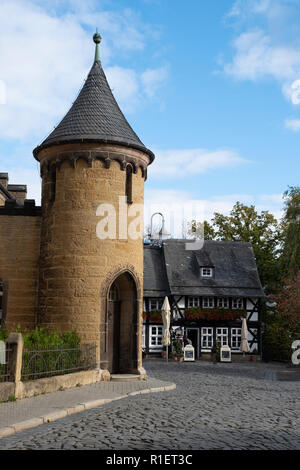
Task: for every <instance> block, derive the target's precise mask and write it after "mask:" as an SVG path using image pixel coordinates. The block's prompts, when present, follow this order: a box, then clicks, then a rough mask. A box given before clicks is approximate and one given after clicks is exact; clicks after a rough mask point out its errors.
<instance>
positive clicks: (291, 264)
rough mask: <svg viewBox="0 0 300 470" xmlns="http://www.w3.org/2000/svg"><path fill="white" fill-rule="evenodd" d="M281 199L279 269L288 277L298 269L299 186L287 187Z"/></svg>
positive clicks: (299, 245)
mask: <svg viewBox="0 0 300 470" xmlns="http://www.w3.org/2000/svg"><path fill="white" fill-rule="evenodd" d="M283 199H284V216H283V218H282V222H281V231H282V253H281V270H282V273H283V275H284V276H286V277H288V276H296V275H297V273H298V272H299V271H300V187H289V189H288V190H287V191H285V193H284V195H283Z"/></svg>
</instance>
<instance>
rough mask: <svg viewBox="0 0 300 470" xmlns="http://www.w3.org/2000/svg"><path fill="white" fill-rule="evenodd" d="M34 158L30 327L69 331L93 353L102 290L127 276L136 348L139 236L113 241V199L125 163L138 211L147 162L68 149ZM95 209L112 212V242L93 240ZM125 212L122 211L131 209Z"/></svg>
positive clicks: (133, 155) (88, 148) (121, 189)
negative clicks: (38, 216)
mask: <svg viewBox="0 0 300 470" xmlns="http://www.w3.org/2000/svg"><path fill="white" fill-rule="evenodd" d="M39 159H40V162H41V167H42V176H43V189H42V207H43V217H42V219H43V221H42V232H41V233H42V235H41V257H40V276H39V298H38V303H39V313H38V321H39V322H40V323H41V324H42V325H45V326H52V327H55V328H60V329H62V330H70V329H72V328H75V329H76V331H77V332H78V333H79V334H80V336H81V338H82V340H83V342H91V343H96V344H97V345H98V347H99V354H100V336H101V332H103V329H104V328H105V324H106V321H107V320H106V318H105V316H106V308H107V294H108V289H109V287H110V284H111V283H112V282H113V280H114V279H115V277H116V276H117V275H118V273H121V272H124V271H125V270H128V271H129V272H130V273H132V275H133V277H134V279H135V282H136V284H137V290H138V299H137V300H138V318H139V327H138V341H139V342H141V336H142V334H141V332H142V289H143V285H142V279H143V238H142V237H141V238H140V239H137V240H136V239H131V238H130V237H128V238H124V239H120V234H119V196H124V195H125V179H126V171H124V170H125V168H126V166H125V165H126V162H132V164H133V166H134V172H133V175H132V199H133V203H137V204H141V205H143V203H144V177H145V170H144V168H145V167H146V166H147V163H148V156H146V155H145V154H143V153H142V152H140V151H137V150H133V149H130V148H128V149H127V148H123V147H122V148H121V147H119V146H108V145H103V146H99V145H98V146H96V145H93V144H85V145H84V144H82V147H80V146H79V145H78V144H76V145H74V146H73V145H71V144H70V145H65V146H62V145H60V146H59V147H57V148H55V147H50V148H48V149H45V150H42V151H41V153H40V154H39ZM139 163H141V165H139ZM53 192H55V195H54V194H53ZM103 203H106V204H111V205H112V206H113V207H114V208H115V214H116V228H117V238H116V239H105V240H103V239H99V238H98V236H97V232H96V230H97V224H98V222H99V221H100V220H101V218H102V217H100V216H99V215H97V209H98V207H99V205H100V204H103ZM125 206H126V209H127V210H128V211H130V209H131V208H132V207H133V205H130V204H128V205H127V204H125ZM133 218H134V216H133V217H129V218H128V221H129V222H130V221H132V220H133ZM142 219H143V217H142ZM142 232H143V231H142ZM139 351H140V352H139V355H140V360H141V348H139Z"/></svg>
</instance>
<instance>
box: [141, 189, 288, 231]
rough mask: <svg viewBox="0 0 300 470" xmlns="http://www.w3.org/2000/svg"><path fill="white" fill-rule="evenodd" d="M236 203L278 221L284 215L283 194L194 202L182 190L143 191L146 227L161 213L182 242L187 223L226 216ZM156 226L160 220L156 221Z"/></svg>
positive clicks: (222, 197)
mask: <svg viewBox="0 0 300 470" xmlns="http://www.w3.org/2000/svg"><path fill="white" fill-rule="evenodd" d="M237 201H239V202H241V203H242V204H245V205H248V206H250V205H254V206H255V208H256V210H257V211H258V212H259V213H260V212H261V211H268V212H270V213H271V214H273V215H274V216H275V218H276V219H277V220H279V219H280V218H281V217H282V215H283V201H282V194H258V195H251V194H225V195H219V196H211V197H209V198H207V199H195V197H193V194H192V193H190V192H188V191H182V190H178V191H176V190H168V189H166V190H165V189H163V188H162V189H155V190H153V189H148V188H147V187H146V188H145V225H146V226H148V225H149V224H150V219H151V215H152V214H154V213H155V212H161V213H162V214H163V216H164V218H165V225H166V229H167V231H168V233H171V234H172V236H173V237H175V238H181V237H182V235H183V233H184V231H185V229H186V224H187V222H188V221H190V220H192V219H194V218H195V219H196V220H198V221H201V222H203V221H204V220H207V221H210V220H211V219H212V218H213V216H214V213H215V212H219V213H221V214H224V215H229V213H230V211H231V210H232V208H233V206H234V204H235V203H236V202H237ZM155 223H159V220H155Z"/></svg>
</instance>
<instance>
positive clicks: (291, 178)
mask: <svg viewBox="0 0 300 470" xmlns="http://www.w3.org/2000/svg"><path fill="white" fill-rule="evenodd" d="M96 27H98V29H99V32H100V33H101V35H102V38H103V40H102V43H101V49H100V50H101V60H102V65H103V68H104V71H105V73H106V75H107V77H108V80H109V83H110V85H111V87H112V89H113V92H114V94H115V96H116V98H117V100H118V102H119V104H120V106H121V108H122V110H123V111H124V113H125V115H126V117H127V119H128V121H129V122H130V124H131V125H132V127H133V128H134V130H135V131H136V133H137V134H138V135H139V137H140V138H141V140H142V141H143V142H144V144H145V145H146V146H147V147H148V148H150V149H151V150H153V151H154V152H155V154H156V160H155V162H154V164H153V165H152V166H151V167H150V168H149V176H148V180H147V182H146V186H145V198H146V199H145V200H146V207H147V208H149V206H150V205H151V208H150V209H149V210H150V212H149V213H152V212H153V211H154V210H155V209H160V208H161V205H162V204H163V203H164V204H173V205H175V206H176V205H180V204H182V202H184V203H186V204H190V203H191V202H196V203H201V204H202V207H203V217H205V218H208V219H209V218H210V217H211V216H212V214H213V212H214V211H218V212H223V213H228V212H229V210H230V209H231V208H232V206H233V204H234V203H235V202H236V201H237V200H239V201H241V202H244V203H246V204H255V205H256V207H257V208H258V210H269V211H270V212H272V213H274V214H275V215H276V216H277V217H279V216H280V214H281V210H282V193H283V192H284V191H285V190H286V189H287V187H288V185H289V186H296V185H299V174H300V168H299V166H300V164H299V151H300V150H299V143H300V0H222V1H220V0H210V1H208V0H207V1H206V0H202V1H200V0H187V1H186V2H182V0H130V1H129V0H111V1H109V0H107V1H106V0H103V1H102V0H95V1H93V0H90V1H86V2H84V3H83V2H82V1H79V0H68V1H67V0H59V1H58V0H51V1H50V0H49V1H47V0H43V1H39V0H9V1H8V0H1V1H0V31H1V34H0V57H1V65H0V103H2V104H0V162H1V165H0V171H8V172H9V174H10V182H11V183H27V184H28V190H29V197H34V198H35V199H36V200H37V202H39V194H40V179H39V176H38V168H37V163H36V162H35V160H34V159H33V157H32V149H33V148H34V147H35V146H36V145H37V144H39V143H40V142H41V141H42V140H43V139H44V138H45V137H46V136H47V134H48V133H50V131H51V130H52V129H53V127H54V126H55V125H57V124H58V122H59V121H60V119H61V118H62V117H63V115H64V114H65V112H66V111H67V110H68V109H69V107H70V106H71V104H72V102H73V101H74V99H75V97H76V95H77V93H78V91H79V89H80V87H81V86H82V83H83V80H84V78H85V77H86V75H87V73H88V71H89V69H90V67H91V65H92V61H93V56H94V44H93V42H92V34H93V32H94V31H95V29H96ZM154 205H156V207H155V208H154ZM152 206H153V207H152ZM166 210H167V209H166Z"/></svg>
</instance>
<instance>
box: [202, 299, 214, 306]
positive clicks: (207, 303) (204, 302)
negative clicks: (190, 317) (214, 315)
mask: <svg viewBox="0 0 300 470" xmlns="http://www.w3.org/2000/svg"><path fill="white" fill-rule="evenodd" d="M214 306H215V299H214V297H202V307H203V308H214Z"/></svg>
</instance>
